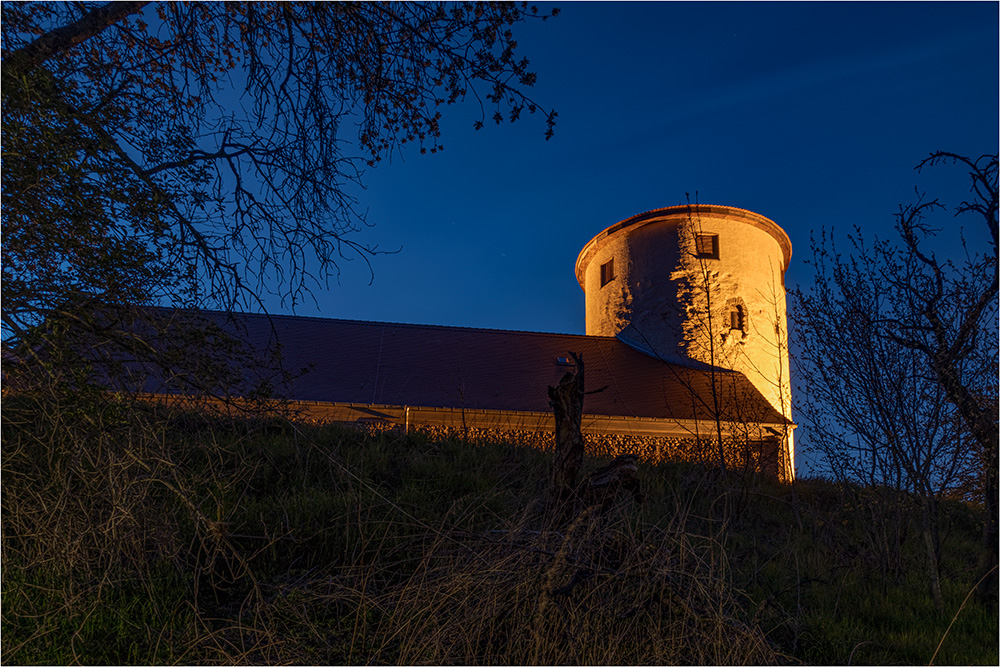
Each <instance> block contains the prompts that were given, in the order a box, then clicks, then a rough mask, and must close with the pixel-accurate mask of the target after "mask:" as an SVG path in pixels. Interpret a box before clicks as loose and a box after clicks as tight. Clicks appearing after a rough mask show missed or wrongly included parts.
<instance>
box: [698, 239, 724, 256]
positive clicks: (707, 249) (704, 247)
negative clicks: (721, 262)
mask: <svg viewBox="0 0 1000 667" xmlns="http://www.w3.org/2000/svg"><path fill="white" fill-rule="evenodd" d="M694 245H695V249H694V252H695V254H696V255H697V256H698V257H700V258H702V259H719V235H718V234H698V235H697V236H696V237H695V240H694Z"/></svg>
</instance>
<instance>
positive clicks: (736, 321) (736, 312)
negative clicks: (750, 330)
mask: <svg viewBox="0 0 1000 667" xmlns="http://www.w3.org/2000/svg"><path fill="white" fill-rule="evenodd" d="M729 328H730V329H733V330H736V331H743V306H739V305H737V306H733V307H732V308H731V309H730V311H729Z"/></svg>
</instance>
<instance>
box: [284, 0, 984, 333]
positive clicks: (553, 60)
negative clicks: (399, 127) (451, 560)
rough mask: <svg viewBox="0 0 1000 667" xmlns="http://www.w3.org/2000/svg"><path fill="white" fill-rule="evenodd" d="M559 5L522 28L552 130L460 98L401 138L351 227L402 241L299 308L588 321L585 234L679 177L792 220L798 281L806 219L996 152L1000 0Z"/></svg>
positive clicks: (947, 185)
mask: <svg viewBox="0 0 1000 667" xmlns="http://www.w3.org/2000/svg"><path fill="white" fill-rule="evenodd" d="M559 6H560V8H561V9H562V13H561V14H560V15H559V16H558V17H556V18H555V19H552V20H549V21H548V22H546V23H541V22H537V23H533V24H531V25H528V26H522V27H521V31H520V33H519V34H520V40H519V48H520V49H521V50H522V53H523V55H525V56H527V57H528V58H529V59H530V60H531V62H532V66H533V69H534V70H535V71H536V72H537V73H538V75H539V78H538V83H537V85H536V87H535V89H534V97H535V98H536V100H537V101H539V102H540V103H542V104H543V105H545V106H551V107H555V108H556V109H557V111H558V112H559V119H558V125H557V127H556V135H555V137H554V138H553V139H552V140H551V141H545V140H544V138H543V132H544V121H543V119H542V118H541V117H532V116H527V115H525V116H524V117H523V118H522V119H521V120H520V121H518V122H517V123H515V124H514V125H503V126H499V127H498V126H493V125H490V124H487V126H486V128H484V129H483V130H480V131H474V130H473V129H472V124H473V121H474V120H475V118H477V117H478V115H477V114H478V108H477V107H476V105H475V102H474V101H471V100H470V101H468V102H469V103H468V104H467V105H465V106H462V107H451V108H449V109H447V110H446V112H445V121H444V137H443V140H444V143H445V151H444V152H443V153H440V154H438V155H429V154H428V155H419V154H418V152H417V151H416V150H404V152H403V153H402V154H401V155H396V156H394V158H393V160H392V162H391V164H383V165H381V166H379V167H378V168H376V169H373V170H370V171H369V172H368V173H367V175H366V183H367V185H368V189H367V190H366V191H364V192H361V193H359V197H360V200H361V207H362V208H363V209H367V210H368V218H369V222H371V223H374V225H375V226H374V227H373V228H371V229H366V230H363V231H362V232H360V233H358V234H357V235H356V236H355V240H356V241H359V242H363V243H369V244H378V246H379V248H380V249H384V250H391V249H400V251H399V252H398V253H396V254H387V255H379V256H377V257H375V258H374V260H373V261H372V268H373V272H372V274H370V273H369V271H368V269H367V267H366V266H365V264H364V262H363V261H362V260H360V259H355V260H354V261H346V262H343V263H342V269H343V272H342V275H341V279H340V284H339V285H337V284H336V283H334V284H332V285H331V286H330V289H329V290H326V289H320V290H317V291H316V294H315V296H316V299H317V302H318V304H315V305H314V304H312V303H307V304H305V305H304V306H300V307H299V308H298V309H297V313H298V314H304V315H319V316H322V317H336V318H348V319H362V320H376V321H391V322H412V323H425V324H447V325H458V326H472V327H487V328H498V329H518V330H531V331H553V332H563V333H582V332H583V331H584V319H583V313H584V307H583V293H582V291H581V290H580V288H579V286H578V285H577V283H576V280H575V278H574V273H573V267H574V262H575V260H576V256H577V253H578V252H579V251H580V249H581V248H582V247H583V245H584V244H585V243H586V242H587V241H588V240H589V239H590V238H591V237H592V236H594V235H595V234H597V233H598V232H599V231H601V230H602V229H603V228H605V227H607V226H608V225H611V224H613V223H615V222H617V221H619V220H621V219H624V218H626V217H629V216H631V215H633V214H636V213H639V212H642V211H645V210H649V209H653V208H659V207H662V206H671V205H675V204H681V203H684V201H685V197H686V193H690V197H691V200H692V201H694V200H695V198H696V197H697V200H698V201H700V202H701V203H707V204H725V205H729V206H738V207H742V208H747V209H750V210H752V211H755V212H757V213H761V214H763V215H766V216H768V217H770V218H771V219H773V220H774V221H775V222H777V223H778V224H779V225H781V226H782V227H784V229H785V230H786V231H787V232H788V234H789V236H790V237H791V239H792V243H793V246H794V255H793V258H792V265H791V268H790V269H789V272H788V275H787V281H788V284H789V285H795V284H800V283H801V284H804V283H807V282H808V281H809V280H810V272H809V268H808V266H807V265H806V264H805V261H804V260H806V259H807V258H808V255H809V237H810V232H812V231H814V230H819V229H820V228H822V227H826V228H830V227H834V228H835V229H836V230H837V233H838V235H840V236H842V235H843V234H845V233H846V232H847V231H849V230H850V228H851V227H852V226H853V225H859V226H860V227H861V228H862V229H863V231H864V232H865V234H867V235H872V236H874V235H879V236H880V237H889V238H891V236H892V234H893V232H892V222H893V214H894V212H895V211H896V210H897V209H898V205H899V204H900V203H904V202H909V201H912V199H913V197H914V187H915V186H918V187H920V188H921V189H925V190H928V191H929V193H930V194H932V195H935V196H940V197H942V198H943V200H944V201H945V202H946V203H948V204H957V203H958V202H959V200H960V198H961V197H962V196H963V195H964V194H965V193H966V192H967V186H966V182H965V180H964V179H965V176H964V174H962V173H961V171H960V170H958V169H957V168H954V169H949V168H945V167H939V168H936V169H934V170H932V171H930V172H926V171H925V172H924V173H922V174H918V173H917V172H915V171H914V170H913V167H914V166H915V165H916V164H917V163H918V162H919V161H920V160H921V159H922V158H923V157H925V156H926V155H927V154H929V153H930V152H932V151H934V150H947V151H951V152H956V153H960V154H966V155H971V156H974V157H975V156H978V155H980V154H982V153H986V152H995V151H996V150H997V143H998V65H997V62H998V37H997V35H998V31H997V27H998V5H997V3H992V2H982V3H958V2H946V3H929V2H919V3H909V2H893V3H714V2H712V3H568V4H560V5H559ZM696 193H697V195H696ZM942 222H943V224H948V223H949V222H950V218H949V217H944V218H942ZM948 235H949V236H950V237H952V238H955V239H957V230H948ZM968 237H969V239H970V240H971V241H972V243H973V245H974V244H975V243H976V242H977V240H981V239H983V238H985V232H984V230H972V231H971V233H970V234H968ZM947 246H948V243H947V242H944V243H943V244H942V248H943V249H944V250H947V249H948V247H947ZM954 248H957V244H956V245H953V246H952V249H954ZM372 279H373V282H372V284H371V285H369V284H368V283H369V280H372ZM269 307H270V308H271V310H272V312H288V311H289V308H288V307H287V306H285V307H282V306H280V305H279V304H278V303H273V304H269Z"/></svg>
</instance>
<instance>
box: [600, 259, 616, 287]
mask: <svg viewBox="0 0 1000 667" xmlns="http://www.w3.org/2000/svg"><path fill="white" fill-rule="evenodd" d="M614 279H615V260H613V259H609V260H608V261H607V262H605V263H604V264H601V287H604V286H605V285H607V284H608V283H610V282H611V281H612V280H614Z"/></svg>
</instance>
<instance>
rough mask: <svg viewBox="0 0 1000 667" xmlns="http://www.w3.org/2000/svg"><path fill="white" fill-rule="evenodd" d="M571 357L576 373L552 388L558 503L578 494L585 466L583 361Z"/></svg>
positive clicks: (579, 358)
mask: <svg viewBox="0 0 1000 667" xmlns="http://www.w3.org/2000/svg"><path fill="white" fill-rule="evenodd" d="M570 356H572V358H573V361H574V362H575V363H576V373H575V374H574V373H566V375H564V376H563V378H562V379H561V380H560V381H559V385H558V386H557V387H549V405H551V406H552V410H553V412H554V413H555V420H556V448H555V456H554V461H553V467H552V491H553V494H554V495H555V497H556V498H557V499H559V500H565V499H567V498H569V497H571V496H572V495H573V494H574V493H575V492H576V477H577V475H578V474H579V472H580V467H581V466H582V465H583V431H582V429H581V422H582V419H583V359H582V358H581V357H579V356H577V355H576V354H575V353H573V352H570Z"/></svg>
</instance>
